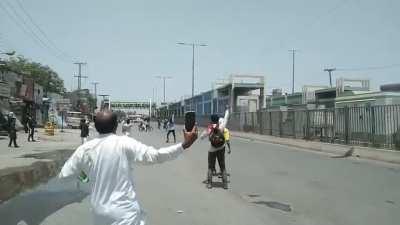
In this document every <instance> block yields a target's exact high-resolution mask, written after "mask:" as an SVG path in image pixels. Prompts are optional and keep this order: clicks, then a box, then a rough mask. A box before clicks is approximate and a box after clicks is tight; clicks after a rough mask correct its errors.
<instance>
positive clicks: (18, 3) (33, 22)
mask: <svg viewBox="0 0 400 225" xmlns="http://www.w3.org/2000/svg"><path fill="white" fill-rule="evenodd" d="M16 2H17V5H18V6H19V8H20V9H21V11H22V12H23V13H24V14H25V15H26V17H27V18H28V19H29V20H30V21H31V23H32V24H33V25H34V26H35V27H36V29H37V30H38V31H39V32H40V33H41V34H42V36H43V37H44V38H45V39H46V40H47V41H48V42H49V43H50V44H51V45H52V46H53V48H54V49H56V50H57V51H59V52H60V53H61V55H63V56H64V57H66V58H70V59H71V60H72V57H71V56H70V55H69V54H67V53H66V52H64V51H63V50H61V49H60V48H58V47H57V45H56V44H55V42H54V41H52V40H51V39H50V38H49V37H48V35H47V34H46V33H45V32H44V31H43V29H42V28H40V26H39V25H38V24H37V23H36V22H35V20H34V19H33V18H32V16H31V15H30V14H29V12H28V11H27V10H26V9H25V7H24V6H23V4H22V3H21V1H20V0H16Z"/></svg>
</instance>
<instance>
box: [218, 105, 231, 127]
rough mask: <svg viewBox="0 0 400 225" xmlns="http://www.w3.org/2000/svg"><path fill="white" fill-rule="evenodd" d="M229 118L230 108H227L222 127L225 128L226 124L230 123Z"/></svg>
mask: <svg viewBox="0 0 400 225" xmlns="http://www.w3.org/2000/svg"><path fill="white" fill-rule="evenodd" d="M228 119H229V109H228V108H227V109H226V110H225V116H224V119H223V120H222V123H221V124H219V127H220V129H222V130H224V128H225V127H226V124H227V123H228Z"/></svg>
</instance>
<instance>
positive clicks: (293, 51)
mask: <svg viewBox="0 0 400 225" xmlns="http://www.w3.org/2000/svg"><path fill="white" fill-rule="evenodd" d="M297 51H298V50H296V49H291V50H289V52H292V94H294V55H295V54H296V52H297Z"/></svg>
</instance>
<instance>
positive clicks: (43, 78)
mask: <svg viewBox="0 0 400 225" xmlns="http://www.w3.org/2000/svg"><path fill="white" fill-rule="evenodd" d="M6 65H7V66H6V67H7V69H8V70H10V71H13V72H16V73H22V74H24V75H25V76H26V77H28V78H32V79H33V80H34V81H35V82H36V83H38V84H39V85H41V86H42V87H43V91H44V94H45V95H47V93H48V92H53V93H58V94H61V93H63V92H65V91H66V89H65V87H64V81H63V80H62V79H61V78H60V77H59V76H58V74H57V72H55V71H54V70H53V69H51V68H50V67H49V66H47V65H42V64H41V63H38V62H32V61H30V60H28V59H26V58H24V57H23V56H18V57H12V58H10V59H9V60H8V61H6Z"/></svg>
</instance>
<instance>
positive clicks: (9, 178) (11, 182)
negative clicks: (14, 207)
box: [0, 149, 73, 204]
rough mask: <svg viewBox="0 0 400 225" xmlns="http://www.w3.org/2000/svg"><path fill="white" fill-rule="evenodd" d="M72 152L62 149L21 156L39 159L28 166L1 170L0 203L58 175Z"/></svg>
mask: <svg viewBox="0 0 400 225" xmlns="http://www.w3.org/2000/svg"><path fill="white" fill-rule="evenodd" d="M72 152H73V150H69V149H62V150H61V149H60V150H55V151H50V152H43V153H37V154H28V155H22V156H19V157H25V158H34V159H37V161H35V162H33V163H32V164H31V165H28V166H20V167H18V166H16V167H10V168H4V169H1V170H0V204H2V203H3V202H6V201H7V200H9V199H11V198H12V197H14V196H16V195H18V194H19V193H21V192H23V191H25V190H28V189H31V188H33V187H35V186H36V185H38V184H41V183H45V182H47V181H48V180H49V179H50V178H52V177H54V176H56V175H57V173H58V171H59V169H60V168H61V166H62V165H63V164H64V163H65V161H66V160H67V159H68V158H69V156H70V155H71V154H72Z"/></svg>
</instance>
